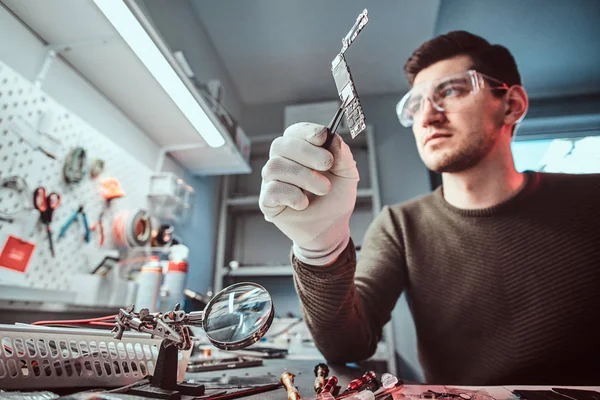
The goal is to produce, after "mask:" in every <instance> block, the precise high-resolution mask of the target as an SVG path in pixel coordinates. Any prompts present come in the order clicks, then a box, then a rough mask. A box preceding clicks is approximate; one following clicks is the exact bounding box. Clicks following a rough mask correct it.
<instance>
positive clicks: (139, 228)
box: [125, 210, 152, 247]
mask: <svg viewBox="0 0 600 400" xmlns="http://www.w3.org/2000/svg"><path fill="white" fill-rule="evenodd" d="M125 229H126V230H125V232H126V237H127V242H128V244H129V246H131V247H141V246H146V245H147V244H148V243H150V238H151V232H152V223H151V222H150V214H149V213H148V211H146V210H137V211H136V212H135V213H130V214H129V218H128V221H127V223H126V225H125Z"/></svg>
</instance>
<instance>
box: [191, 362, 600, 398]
mask: <svg viewBox="0 0 600 400" xmlns="http://www.w3.org/2000/svg"><path fill="white" fill-rule="evenodd" d="M318 362H319V361H318V360H315V361H311V360H287V359H267V360H264V363H263V365H262V366H257V367H248V368H239V369H231V370H224V371H211V372H199V373H187V374H186V379H187V380H193V381H194V382H197V383H203V384H205V386H206V388H207V393H210V390H211V388H217V387H219V386H220V387H229V388H231V389H227V390H228V392H234V391H236V390H241V389H236V388H234V387H235V386H236V385H240V386H244V385H263V384H264V385H267V384H271V383H277V382H279V377H280V376H281V374H282V373H283V372H284V371H288V372H291V373H293V374H294V375H295V380H294V384H295V386H296V387H297V388H298V391H299V393H300V396H301V397H302V398H303V399H311V400H314V399H315V397H316V394H315V392H314V390H313V384H314V381H315V375H314V372H313V371H314V367H315V365H316V364H317V363H318ZM373 367H374V366H373V365H372V364H368V363H365V364H354V365H346V366H342V365H331V364H329V369H330V374H329V375H330V376H331V375H335V376H336V377H337V378H338V381H339V383H338V385H340V386H341V388H342V389H341V390H344V388H345V387H346V386H347V385H348V383H349V382H350V381H351V380H353V379H356V378H359V377H361V376H362V375H363V374H364V373H365V372H366V371H368V370H375V371H376V373H377V377H378V378H380V377H381V374H382V373H383V372H385V370H383V371H382V370H381V369H379V371H377V365H376V366H375V368H373ZM379 367H381V366H380V365H379ZM449 387H451V388H463V389H466V390H473V391H479V390H482V389H483V390H484V391H485V392H484V393H487V394H488V395H489V396H491V397H493V398H494V399H495V400H515V399H516V397H515V396H514V395H513V394H512V392H511V390H516V389H522V390H550V389H552V386H487V387H482V386H459V385H446V386H442V385H421V384H411V383H409V382H406V385H405V386H404V388H403V389H402V393H404V394H406V393H413V394H415V395H418V394H420V393H422V392H425V391H427V390H428V389H431V390H434V391H437V392H446V391H447V389H448V388H449ZM560 387H564V386H560ZM573 388H579V389H586V390H595V391H600V386H596V387H591V386H590V387H573ZM398 393H400V392H398ZM393 397H394V398H396V396H393ZM400 398H401V399H405V397H404V396H398V399H400ZM243 399H247V400H258V399H264V400H276V399H277V400H286V399H287V397H286V391H285V389H284V388H280V389H276V390H274V391H270V392H266V393H260V394H256V395H252V396H246V397H243Z"/></svg>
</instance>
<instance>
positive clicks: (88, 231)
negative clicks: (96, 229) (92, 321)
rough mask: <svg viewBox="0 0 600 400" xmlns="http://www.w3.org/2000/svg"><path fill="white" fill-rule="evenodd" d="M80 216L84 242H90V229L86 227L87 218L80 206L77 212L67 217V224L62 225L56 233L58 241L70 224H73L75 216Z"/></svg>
mask: <svg viewBox="0 0 600 400" xmlns="http://www.w3.org/2000/svg"><path fill="white" fill-rule="evenodd" d="M79 214H81V217H82V218H81V219H82V221H83V227H84V229H85V235H84V237H83V238H84V240H85V242H86V243H89V242H90V227H89V225H88V220H87V216H86V215H85V211H83V206H80V207H79V208H78V209H77V211H75V212H74V213H73V215H71V216H70V217H69V219H68V220H67V222H65V223H64V225H63V226H62V227H61V228H60V232H58V239H61V238H62V237H63V236H64V235H65V232H66V231H67V229H69V227H70V226H71V224H72V223H73V221H75V220H76V219H77V216H78V215H79Z"/></svg>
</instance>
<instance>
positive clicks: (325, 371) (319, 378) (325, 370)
mask: <svg viewBox="0 0 600 400" xmlns="http://www.w3.org/2000/svg"><path fill="white" fill-rule="evenodd" d="M327 375H329V367H328V366H327V364H323V363H319V364H317V365H316V366H315V376H316V378H315V384H314V386H313V388H314V389H315V392H316V393H321V390H322V389H323V386H325V378H327Z"/></svg>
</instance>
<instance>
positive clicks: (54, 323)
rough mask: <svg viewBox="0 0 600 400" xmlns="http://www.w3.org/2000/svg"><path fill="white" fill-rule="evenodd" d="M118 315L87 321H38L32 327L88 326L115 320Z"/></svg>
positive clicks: (88, 319)
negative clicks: (93, 323) (92, 323)
mask: <svg viewBox="0 0 600 400" xmlns="http://www.w3.org/2000/svg"><path fill="white" fill-rule="evenodd" d="M116 317H117V315H116V314H115V315H107V316H105V317H98V318H87V319H65V320H55V321H36V322H32V323H31V325H57V324H66V325H71V324H73V325H76V324H88V323H91V322H101V321H107V320H112V319H115V318H116Z"/></svg>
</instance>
